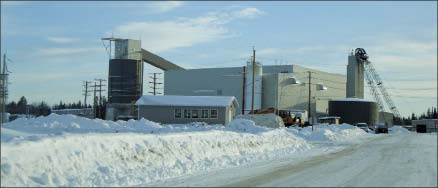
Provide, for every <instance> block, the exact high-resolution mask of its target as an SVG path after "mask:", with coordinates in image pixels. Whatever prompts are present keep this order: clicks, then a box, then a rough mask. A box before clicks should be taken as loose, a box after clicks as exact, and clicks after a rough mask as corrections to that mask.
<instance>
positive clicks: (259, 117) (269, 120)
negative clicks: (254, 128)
mask: <svg viewBox="0 0 438 188" xmlns="http://www.w3.org/2000/svg"><path fill="white" fill-rule="evenodd" d="M236 119H247V120H252V121H254V122H255V123H256V124H257V125H259V126H262V127H269V128H279V127H284V122H283V119H281V117H280V116H277V115H275V114H273V113H270V114H245V115H238V116H236Z"/></svg>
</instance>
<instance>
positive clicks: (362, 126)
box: [355, 123, 371, 133]
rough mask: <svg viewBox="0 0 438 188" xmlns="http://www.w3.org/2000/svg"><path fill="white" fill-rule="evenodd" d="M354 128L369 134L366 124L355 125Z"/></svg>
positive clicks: (369, 130)
mask: <svg viewBox="0 0 438 188" xmlns="http://www.w3.org/2000/svg"><path fill="white" fill-rule="evenodd" d="M355 126H356V127H358V128H360V129H362V130H364V131H365V132H367V133H368V132H371V129H369V128H368V124H367V123H356V125H355Z"/></svg>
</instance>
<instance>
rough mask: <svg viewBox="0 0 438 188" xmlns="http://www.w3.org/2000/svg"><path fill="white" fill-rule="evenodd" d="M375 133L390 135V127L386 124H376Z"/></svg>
mask: <svg viewBox="0 0 438 188" xmlns="http://www.w3.org/2000/svg"><path fill="white" fill-rule="evenodd" d="M375 133H376V134H379V133H386V134H388V126H387V125H386V124H385V123H382V122H379V123H377V124H376V129H375Z"/></svg>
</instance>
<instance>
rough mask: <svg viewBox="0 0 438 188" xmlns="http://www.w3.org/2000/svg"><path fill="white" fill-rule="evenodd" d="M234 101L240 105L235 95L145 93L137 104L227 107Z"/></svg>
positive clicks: (236, 104)
mask: <svg viewBox="0 0 438 188" xmlns="http://www.w3.org/2000/svg"><path fill="white" fill-rule="evenodd" d="M232 103H234V104H235V106H236V107H238V106H239V103H238V102H237V100H236V98H235V97H233V96H178V95H159V96H153V95H143V96H142V97H141V98H140V99H138V100H137V102H136V103H135V105H147V106H215V107H219V106H220V107H226V106H230V105H231V104H232Z"/></svg>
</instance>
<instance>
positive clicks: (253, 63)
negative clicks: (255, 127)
mask: <svg viewBox="0 0 438 188" xmlns="http://www.w3.org/2000/svg"><path fill="white" fill-rule="evenodd" d="M252 53H253V55H252V94H251V114H253V113H254V77H255V49H254V46H253V47H252Z"/></svg>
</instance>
